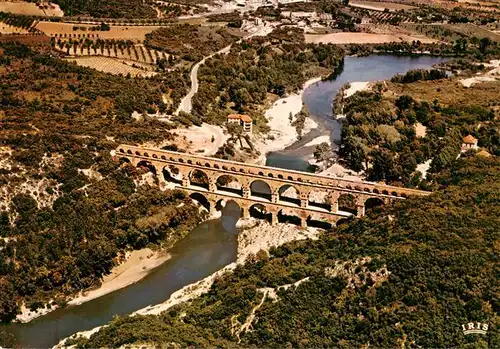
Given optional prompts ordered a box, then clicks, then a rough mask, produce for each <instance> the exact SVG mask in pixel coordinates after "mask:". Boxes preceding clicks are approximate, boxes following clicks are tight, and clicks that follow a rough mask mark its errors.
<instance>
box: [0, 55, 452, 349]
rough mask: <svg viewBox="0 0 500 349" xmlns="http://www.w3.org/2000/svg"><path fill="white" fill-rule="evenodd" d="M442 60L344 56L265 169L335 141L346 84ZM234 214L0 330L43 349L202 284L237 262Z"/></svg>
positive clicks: (297, 165)
mask: <svg viewBox="0 0 500 349" xmlns="http://www.w3.org/2000/svg"><path fill="white" fill-rule="evenodd" d="M441 61H442V59H441V58H437V57H429V56H420V57H398V56H388V55H380V56H379V55H373V56H368V57H360V58H354V57H346V58H345V62H344V68H343V71H342V72H341V73H340V74H339V75H338V76H337V77H336V78H335V79H333V80H329V81H321V82H318V83H316V84H314V85H312V86H310V87H309V88H307V89H306V91H305V92H304V103H305V104H306V105H307V107H308V108H309V111H310V114H311V118H313V119H314V121H315V122H316V123H317V124H318V127H317V128H316V129H313V130H311V131H310V132H309V133H308V134H306V135H304V137H303V139H302V140H301V141H299V142H296V143H294V144H292V145H291V146H290V147H288V148H287V149H285V150H284V151H281V152H274V153H270V154H269V156H268V160H267V165H269V166H275V167H282V168H290V169H296V170H302V171H305V170H307V169H308V162H307V159H308V158H309V156H310V155H311V154H312V152H313V150H314V146H312V147H304V145H305V144H307V143H308V142H310V141H311V140H313V139H314V138H316V137H318V136H321V135H330V137H331V138H332V140H334V141H335V140H337V141H338V139H340V125H339V124H338V123H337V122H336V121H335V120H333V118H332V105H331V104H332V100H333V98H334V97H335V95H336V94H337V91H338V90H339V89H340V87H342V86H343V85H344V84H345V83H346V82H355V81H374V80H383V79H388V78H390V77H392V76H393V75H395V74H397V73H404V72H406V71H408V70H410V69H419V68H429V67H431V66H432V65H433V64H437V63H440V62H441ZM236 221H237V218H235V211H234V209H231V208H230V207H226V209H225V210H224V211H223V217H222V219H218V220H209V221H206V222H204V223H202V224H200V225H199V226H197V227H196V228H194V229H193V230H192V231H191V232H190V234H189V235H188V236H187V237H185V238H184V239H183V240H181V241H179V242H177V243H176V244H175V245H174V247H173V248H172V249H171V250H170V251H169V252H170V254H171V255H172V258H171V259H170V260H168V261H167V262H165V263H164V264H162V265H161V266H159V267H158V268H156V269H155V270H153V271H152V272H151V273H150V274H149V275H147V276H146V277H145V278H144V279H142V280H140V281H139V282H137V283H135V284H133V285H130V286H128V287H126V288H123V289H121V290H118V291H115V292H113V293H110V294H108V295H105V296H103V297H101V298H98V299H95V300H92V301H89V302H87V303H84V304H81V305H78V306H72V307H66V308H63V309H58V310H55V311H53V312H51V313H49V314H47V315H45V316H42V317H39V318H37V319H35V320H33V321H31V322H29V323H27V324H11V325H8V326H4V327H3V328H2V329H3V330H5V331H8V332H11V333H13V334H14V335H15V336H16V338H17V340H18V343H19V345H20V346H22V347H24V348H26V347H32V348H33V347H37V348H46V347H50V346H53V345H55V344H56V343H58V342H59V340H60V339H62V338H66V337H68V336H70V335H72V334H74V333H76V332H79V331H85V330H89V329H92V328H94V327H96V326H100V325H103V324H106V323H107V322H109V321H110V320H112V318H113V316H115V315H123V314H130V313H132V312H134V311H136V310H138V309H141V308H144V307H146V306H148V305H153V304H158V303H162V302H163V301H165V300H166V299H167V298H169V296H170V295H171V294H172V293H173V292H175V291H176V290H178V289H180V288H182V287H184V286H186V285H188V284H191V283H193V282H196V281H198V280H201V279H203V278H205V277H206V276H209V275H211V274H212V273H214V272H215V271H217V270H219V269H221V268H222V267H224V266H225V265H227V264H229V263H231V262H234V261H235V260H236V248H237V236H236V233H237V232H236V230H235V222H236Z"/></svg>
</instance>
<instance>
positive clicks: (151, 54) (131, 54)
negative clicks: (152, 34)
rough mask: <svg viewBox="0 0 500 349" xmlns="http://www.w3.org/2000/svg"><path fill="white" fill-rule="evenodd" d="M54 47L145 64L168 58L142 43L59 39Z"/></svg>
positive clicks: (77, 54)
mask: <svg viewBox="0 0 500 349" xmlns="http://www.w3.org/2000/svg"><path fill="white" fill-rule="evenodd" d="M55 48H56V49H58V50H60V51H63V52H65V53H67V54H69V55H72V56H105V57H111V58H118V59H124V60H130V61H135V62H139V63H144V64H145V65H147V66H150V65H154V64H156V63H157V60H158V59H167V58H168V54H166V53H164V52H161V51H157V50H152V49H148V48H147V47H145V46H144V45H142V44H136V45H131V46H125V45H122V46H121V45H119V44H117V43H111V42H102V43H101V45H99V44H98V43H93V44H92V45H90V46H89V45H87V44H86V43H85V42H83V43H77V42H75V43H72V44H71V43H69V42H67V41H61V42H60V43H59V42H57V43H56V44H55ZM146 68H147V67H146Z"/></svg>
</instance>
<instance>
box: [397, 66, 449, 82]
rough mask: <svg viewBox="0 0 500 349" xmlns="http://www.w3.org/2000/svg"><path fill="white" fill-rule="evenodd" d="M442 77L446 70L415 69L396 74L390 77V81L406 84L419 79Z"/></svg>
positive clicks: (438, 78)
mask: <svg viewBox="0 0 500 349" xmlns="http://www.w3.org/2000/svg"><path fill="white" fill-rule="evenodd" d="M444 78H446V72H445V71H443V70H439V69H431V70H424V69H416V70H410V71H408V72H407V73H406V74H404V75H396V76H394V77H393V78H392V79H391V81H392V82H399V83H403V84H407V83H410V82H415V81H419V80H424V81H426V80H440V79H444Z"/></svg>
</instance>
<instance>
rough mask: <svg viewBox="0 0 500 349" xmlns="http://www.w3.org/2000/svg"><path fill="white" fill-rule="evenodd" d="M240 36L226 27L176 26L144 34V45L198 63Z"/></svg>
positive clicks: (240, 34)
mask: <svg viewBox="0 0 500 349" xmlns="http://www.w3.org/2000/svg"><path fill="white" fill-rule="evenodd" d="M241 36H242V33H241V32H240V31H237V30H234V29H231V28H226V27H219V26H206V25H204V26H202V25H191V24H177V25H171V26H168V27H164V28H159V29H157V30H155V31H153V32H151V33H149V34H146V41H145V44H146V45H147V46H148V47H150V48H152V49H156V50H160V51H165V52H167V53H169V54H171V55H174V56H176V57H180V58H182V59H184V60H186V61H189V62H198V61H201V60H202V59H203V57H205V56H208V55H210V54H212V53H215V52H217V51H219V50H220V49H222V48H224V47H226V46H228V45H230V44H232V43H233V42H234V41H236V40H237V39H239V38H240V37H241Z"/></svg>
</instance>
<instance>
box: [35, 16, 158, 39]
mask: <svg viewBox="0 0 500 349" xmlns="http://www.w3.org/2000/svg"><path fill="white" fill-rule="evenodd" d="M75 26H77V27H79V28H81V27H85V28H90V27H95V25H90V24H87V25H86V24H78V25H75V24H73V23H56V22H43V21H42V22H39V23H38V24H37V25H36V29H38V30H41V31H42V32H44V33H45V34H46V35H48V36H52V37H57V38H59V37H62V38H69V37H72V38H86V37H90V38H100V39H118V40H131V41H133V42H138V43H141V42H143V41H144V39H145V38H146V34H148V33H151V32H152V31H154V30H156V29H159V28H161V27H159V26H111V28H110V30H109V31H89V30H81V29H79V30H74V27H75Z"/></svg>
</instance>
